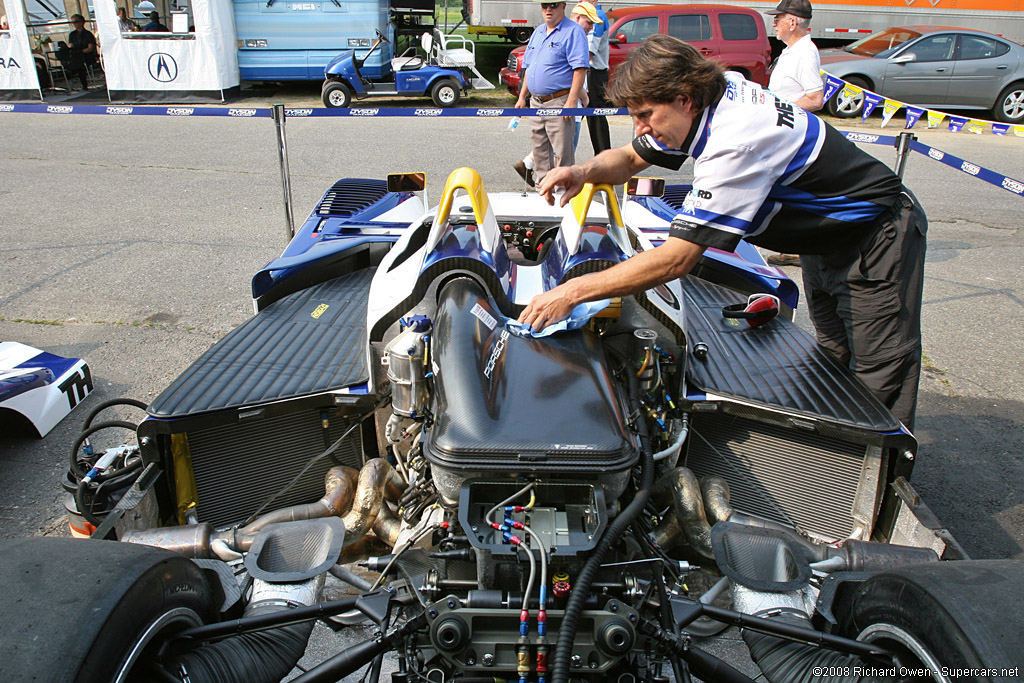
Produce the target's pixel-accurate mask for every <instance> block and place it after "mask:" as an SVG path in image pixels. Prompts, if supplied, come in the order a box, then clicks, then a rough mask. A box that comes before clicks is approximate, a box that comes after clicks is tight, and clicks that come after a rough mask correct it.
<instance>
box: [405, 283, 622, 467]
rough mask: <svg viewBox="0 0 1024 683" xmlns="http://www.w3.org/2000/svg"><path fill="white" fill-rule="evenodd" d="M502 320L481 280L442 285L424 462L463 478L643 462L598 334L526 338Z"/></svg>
mask: <svg viewBox="0 0 1024 683" xmlns="http://www.w3.org/2000/svg"><path fill="white" fill-rule="evenodd" d="M503 320H504V316H502V315H501V313H500V312H498V311H497V309H496V307H495V305H494V304H493V302H491V301H490V300H488V299H487V298H485V297H484V294H483V289H482V288H481V287H480V286H479V285H477V284H476V283H475V282H471V281H470V280H468V279H463V280H456V281H453V282H451V283H449V284H448V285H446V286H445V289H444V290H443V292H442V294H441V296H440V303H439V305H438V312H437V316H436V320H435V324H436V327H435V332H434V337H433V347H432V351H433V354H434V366H435V367H437V368H440V371H439V372H438V374H437V376H436V378H435V382H434V405H435V408H436V410H435V413H436V415H435V418H436V421H435V423H434V426H433V427H432V428H431V429H429V430H427V431H426V432H425V433H424V437H425V445H426V448H425V451H426V453H427V457H428V459H429V460H430V461H431V462H433V463H435V464H441V465H444V466H446V467H450V468H453V469H457V470H460V471H465V470H466V469H471V470H495V469H503V470H506V471H508V470H510V469H514V470H517V471H523V470H526V471H530V470H546V471H551V470H556V471H557V470H559V469H575V470H580V469H584V470H590V471H594V470H610V469H611V470H621V469H624V468H628V467H630V466H631V465H632V464H633V463H634V462H635V460H636V457H637V455H636V452H635V449H634V448H633V445H632V443H631V441H630V438H629V436H628V434H627V432H626V429H625V426H624V424H625V415H624V409H623V406H622V405H621V404H620V401H619V398H618V396H617V394H616V392H615V389H614V386H613V385H612V382H611V377H610V376H609V374H608V371H607V369H606V367H605V364H604V352H603V350H602V348H601V346H600V341H599V340H598V339H597V338H596V336H595V335H592V334H590V333H586V332H583V331H575V332H568V333H563V334H558V335H555V336H552V337H547V338H544V339H524V338H521V337H517V336H515V335H511V334H509V332H507V331H506V330H505V327H504V325H503V324H502V323H503Z"/></svg>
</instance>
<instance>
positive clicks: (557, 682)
mask: <svg viewBox="0 0 1024 683" xmlns="http://www.w3.org/2000/svg"><path fill="white" fill-rule="evenodd" d="M625 374H626V380H627V386H628V389H629V390H628V392H627V393H628V396H629V408H630V413H631V414H632V415H637V416H638V417H637V419H636V430H637V436H638V437H639V438H640V450H641V453H642V456H643V459H642V461H641V465H640V484H639V486H637V491H636V494H635V495H634V496H633V500H632V501H630V503H629V505H628V506H626V509H625V510H623V511H622V512H621V513H620V514H619V515H618V516H617V517H616V518H615V521H614V522H612V523H611V525H610V526H608V527H607V529H605V532H604V534H603V535H602V536H601V540H600V541H599V542H598V544H597V547H595V548H594V552H593V554H591V556H590V558H589V559H588V560H587V563H586V564H585V565H584V566H583V570H582V571H581V572H580V573H579V576H578V577H577V578H576V585H575V586H574V587H573V590H572V595H570V596H569V603H568V604H567V605H566V607H565V614H564V616H563V618H562V625H561V627H560V628H559V630H558V642H557V645H556V646H555V654H554V658H553V659H554V665H553V666H552V670H551V680H552V683H568V681H569V661H570V658H571V656H572V648H573V642H574V641H575V640H576V628H577V625H578V623H579V620H580V616H581V615H582V613H583V607H584V605H585V604H586V601H587V597H588V595H589V593H590V586H591V584H593V582H594V578H595V576H596V575H597V572H598V570H599V569H600V568H601V562H602V560H603V559H604V555H605V553H607V552H608V550H609V549H610V548H611V547H612V546H613V545H614V544H615V543H616V542H618V540H619V537H620V536H621V535H622V533H623V532H624V531H625V530H626V529H627V528H629V526H630V525H631V524H632V523H633V521H634V520H636V518H637V517H638V516H639V515H640V514H641V513H642V512H643V510H644V508H645V507H646V506H647V501H648V500H650V497H651V487H652V486H653V484H654V453H653V451H652V450H651V442H650V435H649V434H648V432H647V421H646V420H645V419H644V417H643V413H642V412H641V411H640V401H639V398H638V395H639V393H640V389H639V383H638V381H637V378H636V373H635V372H634V371H633V369H632V366H631V364H629V363H627V364H626V373H625Z"/></svg>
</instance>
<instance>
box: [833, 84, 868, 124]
mask: <svg viewBox="0 0 1024 683" xmlns="http://www.w3.org/2000/svg"><path fill="white" fill-rule="evenodd" d="M844 80H845V81H846V82H847V83H849V84H850V85H855V86H857V87H859V88H868V89H870V86H869V85H868V84H867V82H866V81H865V80H864V79H863V78H857V77H856V76H850V77H849V78H846V79H844ZM842 94H843V89H842V88H840V89H839V90H837V91H836V94H835V95H833V96H832V99H830V100H829V101H828V113H830V114H832V116H836V117H838V118H841V119H852V118H856V117H858V116H860V114H861V112H862V111H864V93H857V94H856V95H854V96H853V97H851V98H850V99H843V98H842Z"/></svg>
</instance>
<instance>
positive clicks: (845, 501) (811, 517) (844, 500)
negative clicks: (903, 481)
mask: <svg viewBox="0 0 1024 683" xmlns="http://www.w3.org/2000/svg"><path fill="white" fill-rule="evenodd" d="M865 453H866V447H865V446H864V445H860V444H854V443H848V442H845V441H839V440H837V439H832V438H828V437H824V436H821V435H820V434H816V433H814V432H803V431H797V430H794V429H792V428H785V427H779V426H775V425H771V424H766V423H762V422H757V421H754V420H750V419H747V418H743V417H735V416H730V415H724V414H720V413H715V414H701V413H697V414H694V416H693V429H692V431H691V434H690V439H689V449H688V453H687V459H686V465H687V467H689V468H690V469H691V470H693V472H694V473H695V474H696V475H697V476H698V477H701V476H710V475H715V476H719V477H722V478H724V479H725V480H726V481H727V482H729V489H730V493H731V496H732V505H733V507H735V508H736V509H737V510H741V511H743V512H748V513H752V514H756V515H759V516H761V517H766V518H768V519H771V520H775V521H776V522H782V523H784V524H791V525H794V526H796V527H797V528H799V529H802V530H804V531H807V532H811V533H815V534H818V535H821V536H825V537H829V538H846V537H847V536H849V535H850V533H851V532H852V531H853V530H854V526H855V524H856V520H855V519H854V517H853V510H854V503H855V499H856V497H857V489H858V487H859V485H860V481H861V470H862V469H863V467H864V459H865Z"/></svg>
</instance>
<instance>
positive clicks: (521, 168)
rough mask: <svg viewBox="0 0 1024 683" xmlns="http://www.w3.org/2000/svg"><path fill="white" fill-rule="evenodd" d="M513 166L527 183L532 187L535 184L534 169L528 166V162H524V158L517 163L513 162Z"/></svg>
mask: <svg viewBox="0 0 1024 683" xmlns="http://www.w3.org/2000/svg"><path fill="white" fill-rule="evenodd" d="M512 168H514V169H515V170H516V173H518V174H519V177H520V178H522V179H523V180H525V181H526V184H527V185H529V186H530V187H533V186H534V183H533V169H532V168H526V164H524V163H523V160H522V159H520V160H519V161H517V162H516V163H514V164H512Z"/></svg>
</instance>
